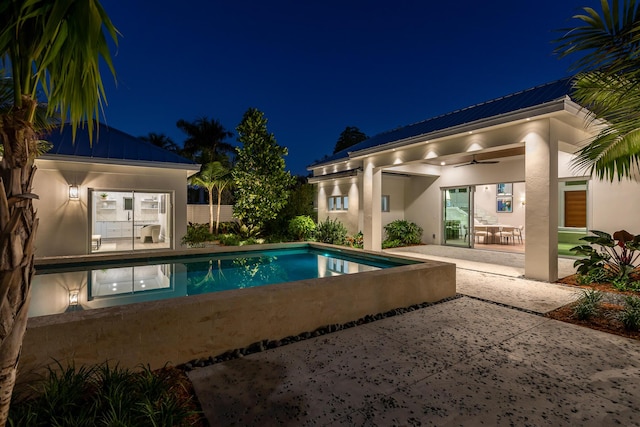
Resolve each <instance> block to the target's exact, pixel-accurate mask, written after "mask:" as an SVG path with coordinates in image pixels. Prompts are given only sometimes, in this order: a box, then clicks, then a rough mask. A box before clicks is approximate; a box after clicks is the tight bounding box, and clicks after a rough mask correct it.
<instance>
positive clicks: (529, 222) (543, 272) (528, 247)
mask: <svg viewBox="0 0 640 427" xmlns="http://www.w3.org/2000/svg"><path fill="white" fill-rule="evenodd" d="M539 124H540V125H541V126H540V129H537V130H536V131H535V132H531V133H529V134H528V135H527V139H526V143H525V150H526V151H525V191H526V198H527V204H526V207H525V216H526V219H525V227H526V228H525V235H526V239H525V251H526V252H525V267H524V275H525V277H526V278H528V279H534V280H542V281H545V282H554V281H556V280H557V279H558V138H557V136H556V135H555V132H554V131H553V126H552V123H551V121H550V120H544V121H540V122H539Z"/></svg>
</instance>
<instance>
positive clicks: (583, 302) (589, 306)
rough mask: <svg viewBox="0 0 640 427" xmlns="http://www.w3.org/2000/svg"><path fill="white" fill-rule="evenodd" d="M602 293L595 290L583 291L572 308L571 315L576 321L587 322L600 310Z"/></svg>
mask: <svg viewBox="0 0 640 427" xmlns="http://www.w3.org/2000/svg"><path fill="white" fill-rule="evenodd" d="M601 300H602V292H600V291H598V290H596V289H589V290H583V291H582V295H581V296H580V298H579V299H578V301H577V302H576V305H575V306H574V307H573V315H574V317H575V318H577V319H578V320H589V319H590V318H592V317H593V316H595V315H596V314H598V311H599V310H600V301H601Z"/></svg>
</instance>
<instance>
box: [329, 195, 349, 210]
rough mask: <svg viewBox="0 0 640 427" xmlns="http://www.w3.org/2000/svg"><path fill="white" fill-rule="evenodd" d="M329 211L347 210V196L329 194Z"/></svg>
mask: <svg viewBox="0 0 640 427" xmlns="http://www.w3.org/2000/svg"><path fill="white" fill-rule="evenodd" d="M328 205H329V211H346V210H349V196H331V197H329V200H328Z"/></svg>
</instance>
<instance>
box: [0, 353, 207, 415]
mask: <svg viewBox="0 0 640 427" xmlns="http://www.w3.org/2000/svg"><path fill="white" fill-rule="evenodd" d="M175 372H176V371H171V370H160V371H151V370H150V369H149V368H148V367H146V368H143V370H142V371H141V372H133V371H129V370H127V369H121V368H119V367H117V366H116V367H110V366H109V365H108V364H107V363H104V364H102V365H98V366H94V367H80V368H76V367H75V366H73V365H71V366H67V367H63V366H62V365H60V364H58V365H57V366H56V367H54V368H50V369H49V371H48V375H47V376H45V377H44V378H43V379H42V380H40V381H37V382H36V383H32V384H30V385H29V388H30V390H16V391H15V392H14V395H13V400H12V402H11V407H10V412H9V423H8V425H11V426H67V425H73V426H97V425H110V426H115V425H122V426H125V425H126V426H133V425H135V426H169V425H171V426H187V425H192V421H193V420H192V419H190V418H193V417H194V415H195V414H197V412H196V411H194V410H193V408H195V406H194V402H192V401H191V399H190V398H189V397H187V398H185V397H184V396H185V394H184V392H183V390H182V388H184V387H185V384H184V383H183V382H182V378H181V377H179V376H176V374H175Z"/></svg>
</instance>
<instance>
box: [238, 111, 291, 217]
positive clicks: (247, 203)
mask: <svg viewBox="0 0 640 427" xmlns="http://www.w3.org/2000/svg"><path fill="white" fill-rule="evenodd" d="M236 131H237V132H238V141H239V142H240V143H242V147H239V148H237V149H236V151H237V163H236V165H235V167H234V169H233V172H232V173H233V180H234V184H235V188H236V203H235V205H234V208H233V212H234V215H235V216H236V217H237V218H239V219H240V220H242V221H243V222H244V223H245V224H246V225H249V226H252V227H260V228H261V227H263V225H264V224H265V222H266V221H268V220H271V219H273V218H275V217H276V216H277V215H278V212H280V210H281V209H282V208H283V207H284V205H285V204H286V203H287V199H288V196H289V188H290V187H291V186H292V185H293V182H294V178H293V177H292V176H291V174H290V173H289V172H288V171H286V170H285V162H284V156H286V155H287V153H288V150H287V148H286V147H281V146H279V145H278V144H277V142H276V139H275V137H274V135H273V134H272V133H269V132H268V130H267V119H266V118H265V117H264V114H263V113H262V112H261V111H259V110H257V109H255V108H250V109H248V110H247V111H246V112H245V113H244V116H243V117H242V121H241V122H240V124H239V125H238V127H237V128H236Z"/></svg>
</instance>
